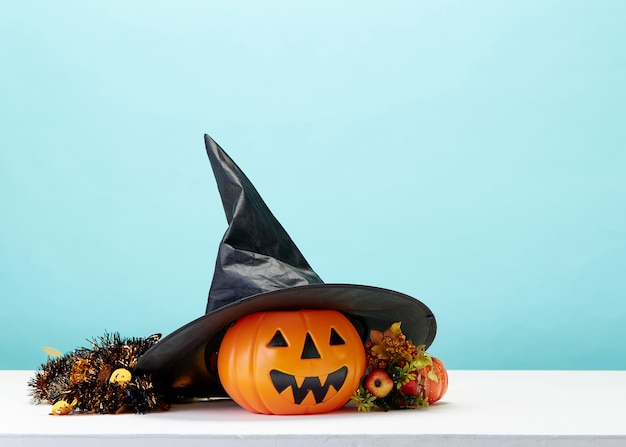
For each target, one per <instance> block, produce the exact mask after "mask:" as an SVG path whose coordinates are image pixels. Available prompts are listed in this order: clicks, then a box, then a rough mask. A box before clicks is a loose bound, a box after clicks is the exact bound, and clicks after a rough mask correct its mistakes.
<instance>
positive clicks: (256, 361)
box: [218, 310, 365, 414]
mask: <svg viewBox="0 0 626 447" xmlns="http://www.w3.org/2000/svg"><path fill="white" fill-rule="evenodd" d="M364 370H365V351H364V348H363V344H362V341H361V338H360V337H359V334H358V333H357V331H356V329H355V328H354V326H353V325H352V323H350V321H349V320H348V319H347V318H346V317H345V316H343V315H342V314H341V313H339V312H337V311H334V310H300V311H284V312H259V313H254V314H251V315H247V316H245V317H243V318H241V319H239V320H237V321H236V322H235V323H234V325H233V326H231V327H230V328H229V329H228V330H227V331H226V333H225V335H224V339H223V340H222V343H221V345H220V350H219V355H218V373H219V377H220V381H221V383H222V385H223V386H224V389H225V390H226V392H227V393H228V395H229V396H230V397H231V398H232V399H233V400H234V401H235V402H237V403H238V404H239V405H241V406H242V407H244V408H246V409H247V410H249V411H252V412H255V413H265V414H312V413H326V412H329V411H333V410H336V409H338V408H340V407H342V406H343V405H345V404H346V402H347V401H348V400H349V399H350V396H351V395H352V393H353V392H354V390H356V389H357V388H358V387H359V381H360V379H361V376H362V375H363V373H364Z"/></svg>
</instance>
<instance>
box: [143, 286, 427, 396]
mask: <svg viewBox="0 0 626 447" xmlns="http://www.w3.org/2000/svg"><path fill="white" fill-rule="evenodd" d="M299 309H329V310H337V311H339V312H342V313H343V314H345V315H346V316H348V317H349V318H350V319H351V320H352V321H353V323H354V324H355V326H357V329H360V330H361V332H362V334H361V335H362V337H363V339H364V340H365V339H366V338H367V335H368V334H369V331H370V330H372V329H375V330H380V331H384V330H385V329H387V328H388V327H389V326H390V325H391V324H392V323H394V322H396V321H401V322H402V331H403V333H404V334H405V335H406V336H407V338H408V339H409V340H411V341H412V342H413V343H414V344H415V345H421V344H423V345H426V347H428V346H430V344H431V343H432V341H433V340H434V338H435V334H436V331H437V324H436V321H435V317H434V315H433V313H432V312H431V310H430V309H429V308H428V307H427V306H426V305H425V304H424V303H422V302H421V301H419V300H417V299H415V298H413V297H411V296H408V295H405V294H403V293H400V292H395V291H392V290H388V289H383V288H379V287H371V286H362V285H353V284H313V285H306V286H299V287H290V288H285V289H279V290H275V291H271V292H266V293H261V294H258V295H253V296H250V297H247V298H244V299H241V300H239V301H236V302H234V303H232V304H229V305H227V306H224V307H221V308H219V309H216V310H214V311H212V312H209V313H207V314H205V315H203V316H202V317H200V318H198V319H196V320H194V321H192V322H190V323H188V324H186V325H185V326H183V327H181V328H180V329H178V330H176V331H175V332H173V333H171V334H170V335H168V336H167V337H164V338H163V339H162V340H160V341H159V342H158V343H157V344H156V345H154V346H153V347H152V348H150V349H149V350H148V351H146V353H145V354H143V355H142V356H141V357H140V359H139V362H138V364H137V368H138V369H139V370H142V371H145V372H150V373H152V374H153V376H154V379H155V381H156V382H158V383H160V384H162V385H164V386H167V387H170V388H173V389H178V390H179V391H180V392H179V393H178V394H180V395H185V396H194V397H201V396H203V397H205V396H207V397H208V396H211V397H212V396H219V395H225V394H224V392H223V389H222V387H221V385H220V383H219V378H218V377H217V368H216V367H215V361H216V359H217V350H218V349H219V342H220V341H221V335H222V334H223V331H224V330H225V329H226V328H227V327H228V326H229V325H230V324H231V323H232V322H234V321H235V320H237V319H238V318H241V317H243V316H244V315H248V314H251V313H255V312H264V311H277V310H299ZM358 326H361V327H358ZM213 357H214V358H213Z"/></svg>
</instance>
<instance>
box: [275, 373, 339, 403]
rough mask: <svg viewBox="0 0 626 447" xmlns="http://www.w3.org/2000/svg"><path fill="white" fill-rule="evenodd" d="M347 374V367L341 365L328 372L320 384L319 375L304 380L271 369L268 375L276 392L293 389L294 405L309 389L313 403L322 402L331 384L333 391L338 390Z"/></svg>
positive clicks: (299, 401)
mask: <svg viewBox="0 0 626 447" xmlns="http://www.w3.org/2000/svg"><path fill="white" fill-rule="evenodd" d="M347 375H348V367H347V366H342V367H341V368H339V369H338V370H336V371H334V372H332V373H330V374H328V377H327V378H326V381H325V382H324V384H323V385H322V381H321V380H320V378H319V377H305V378H304V380H302V378H300V380H298V379H296V376H293V375H291V374H287V373H284V372H282V371H278V370H276V369H273V370H271V371H270V377H271V379H272V383H273V384H274V388H276V391H278V393H279V394H280V393H282V392H283V391H285V390H286V389H287V388H289V387H291V390H292V391H293V401H294V403H295V404H296V405H300V404H301V403H302V401H303V400H304V398H305V397H306V396H307V394H309V391H310V392H311V393H313V397H314V398H315V403H316V404H319V403H322V402H324V399H325V398H326V396H327V395H328V390H329V389H330V387H331V386H332V387H333V388H334V389H335V391H339V390H340V389H341V387H342V386H343V383H344V382H345V381H346V376H347ZM300 381H301V385H300V386H298V382H300Z"/></svg>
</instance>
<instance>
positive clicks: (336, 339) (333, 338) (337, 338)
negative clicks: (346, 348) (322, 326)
mask: <svg viewBox="0 0 626 447" xmlns="http://www.w3.org/2000/svg"><path fill="white" fill-rule="evenodd" d="M345 344H346V342H345V340H344V339H343V338H341V335H339V334H338V333H337V331H336V330H335V328H334V327H333V328H330V345H331V346H333V345H345Z"/></svg>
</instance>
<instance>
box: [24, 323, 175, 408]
mask: <svg viewBox="0 0 626 447" xmlns="http://www.w3.org/2000/svg"><path fill="white" fill-rule="evenodd" d="M160 338H161V336H160V335H158V334H156V335H152V336H150V337H147V338H122V337H120V335H119V334H118V333H111V334H109V333H105V334H104V336H102V337H98V338H97V339H94V340H92V341H91V347H90V348H78V349H76V350H75V351H73V352H70V353H68V354H65V355H62V356H61V357H57V358H48V361H47V362H46V363H45V364H43V365H41V367H40V369H39V370H38V371H36V372H35V376H34V377H32V378H31V379H30V380H29V382H28V386H29V388H30V395H31V397H32V399H33V402H34V403H43V402H47V403H50V404H52V405H53V408H52V414H70V413H100V414H112V413H124V412H134V413H148V412H150V411H154V410H157V409H167V408H168V405H167V403H166V402H165V399H164V396H163V395H162V394H161V393H159V392H158V390H157V389H156V388H155V387H154V385H153V383H152V378H151V376H150V375H149V374H145V373H141V372H137V371H135V366H136V365H137V360H138V359H139V357H140V356H141V355H142V354H143V353H144V352H146V351H147V350H148V349H149V348H151V347H152V346H154V344H155V343H157V342H158V341H159V339H160Z"/></svg>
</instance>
